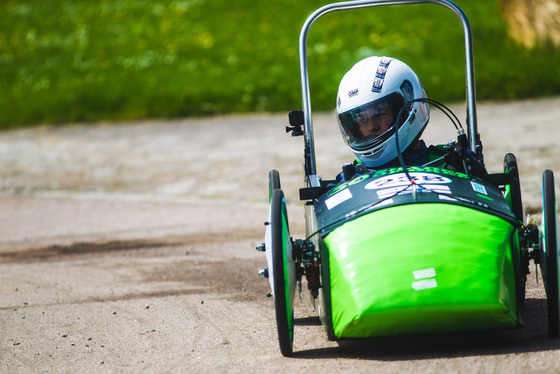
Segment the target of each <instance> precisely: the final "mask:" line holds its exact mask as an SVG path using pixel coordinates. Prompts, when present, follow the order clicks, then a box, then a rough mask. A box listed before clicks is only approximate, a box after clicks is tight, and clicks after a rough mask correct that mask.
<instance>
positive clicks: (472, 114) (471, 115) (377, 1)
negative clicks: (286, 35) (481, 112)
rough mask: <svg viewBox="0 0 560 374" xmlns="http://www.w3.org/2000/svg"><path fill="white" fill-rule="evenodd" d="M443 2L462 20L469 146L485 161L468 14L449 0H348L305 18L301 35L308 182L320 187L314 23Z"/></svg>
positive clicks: (330, 5)
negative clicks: (311, 55)
mask: <svg viewBox="0 0 560 374" xmlns="http://www.w3.org/2000/svg"><path fill="white" fill-rule="evenodd" d="M425 3H429V4H439V5H442V6H444V7H446V8H448V9H451V10H452V11H453V12H454V13H455V14H456V15H457V17H459V19H460V20H461V23H462V25H463V32H464V36H465V66H466V86H467V121H466V122H467V127H468V137H469V146H470V147H471V149H472V150H473V151H474V152H476V155H477V156H478V158H479V159H480V160H481V161H482V144H481V143H480V138H479V134H478V128H477V121H476V92H475V82H474V63H473V61H474V59H473V45H472V34H471V26H470V23H469V20H468V19H467V16H466V15H465V13H464V12H463V11H462V10H461V8H459V7H458V6H457V5H456V4H455V3H453V2H451V1H449V0H355V1H344V2H339V3H333V4H328V5H325V6H323V7H321V8H319V9H317V10H316V11H315V12H313V13H312V14H311V15H310V16H309V17H308V18H307V20H306V21H305V23H304V25H303V27H302V29H301V33H300V37H299V64H300V74H301V91H302V101H303V107H302V109H303V115H304V126H305V133H304V135H305V137H304V141H305V173H306V177H307V184H308V186H310V187H319V186H320V184H321V183H320V180H319V176H318V175H317V165H316V160H315V144H314V140H313V124H312V120H311V98H310V94H309V72H308V68H307V37H308V35H309V30H310V29H311V26H312V25H313V24H314V23H315V21H317V20H318V19H319V18H320V17H322V16H324V15H325V14H328V13H331V12H334V11H339V10H348V9H359V8H369V7H375V6H384V5H405V4H425Z"/></svg>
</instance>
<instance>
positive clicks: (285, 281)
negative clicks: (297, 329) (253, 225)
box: [270, 188, 295, 356]
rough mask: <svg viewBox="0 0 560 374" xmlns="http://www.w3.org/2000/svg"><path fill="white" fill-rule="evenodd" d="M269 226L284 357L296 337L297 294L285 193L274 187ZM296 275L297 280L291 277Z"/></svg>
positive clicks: (290, 351)
mask: <svg viewBox="0 0 560 374" xmlns="http://www.w3.org/2000/svg"><path fill="white" fill-rule="evenodd" d="M270 211H271V215H270V226H271V227H270V228H271V237H272V238H271V241H272V260H273V261H272V268H273V269H272V271H273V284H274V289H273V295H274V308H275V310H276V325H277V327H278V343H279V344H280V352H282V355H284V356H291V355H292V352H293V337H294V310H293V298H294V294H293V292H292V289H291V287H290V285H291V282H290V281H293V282H294V284H295V271H294V266H293V259H292V244H291V239H290V233H289V230H288V217H287V211H286V203H285V200H284V193H283V192H282V190H281V189H278V188H277V189H273V190H272V196H271V203H270ZM291 277H293V278H294V279H293V280H292V279H290V278H291Z"/></svg>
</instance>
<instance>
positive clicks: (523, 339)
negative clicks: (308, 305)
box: [293, 299, 560, 361]
mask: <svg viewBox="0 0 560 374" xmlns="http://www.w3.org/2000/svg"><path fill="white" fill-rule="evenodd" d="M308 320H309V321H308ZM317 322H318V318H315V319H314V321H311V320H310V319H309V318H305V321H299V322H298V321H297V320H296V323H295V324H296V330H295V332H294V334H295V336H296V339H297V326H298V325H315V324H316V323H317ZM325 341H327V336H326V334H325ZM337 343H338V347H328V348H317V349H310V350H303V351H296V352H294V354H293V357H294V358H304V359H328V358H334V359H337V358H355V359H360V360H364V359H365V360H376V361H405V360H425V359H437V358H454V357H468V356H489V355H505V354H514V353H525V352H538V351H552V350H558V349H560V339H558V338H557V339H551V338H549V337H548V322H547V301H546V299H526V300H525V325H524V326H522V327H519V328H515V329H510V330H496V331H480V332H463V333H449V334H437V335H422V336H402V337H388V338H373V339H352V340H340V341H337Z"/></svg>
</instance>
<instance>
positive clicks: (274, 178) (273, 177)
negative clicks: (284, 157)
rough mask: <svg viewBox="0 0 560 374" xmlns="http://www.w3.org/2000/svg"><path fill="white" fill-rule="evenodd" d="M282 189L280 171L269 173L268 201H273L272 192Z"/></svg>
mask: <svg viewBox="0 0 560 374" xmlns="http://www.w3.org/2000/svg"><path fill="white" fill-rule="evenodd" d="M279 188H281V187H280V173H278V170H274V169H273V170H271V171H270V172H269V173H268V201H269V202H270V199H272V191H274V190H276V189H279Z"/></svg>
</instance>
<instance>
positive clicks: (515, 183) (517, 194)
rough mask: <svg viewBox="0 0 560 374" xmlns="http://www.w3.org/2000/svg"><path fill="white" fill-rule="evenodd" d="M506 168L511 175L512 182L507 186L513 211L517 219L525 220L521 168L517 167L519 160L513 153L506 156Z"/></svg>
mask: <svg viewBox="0 0 560 374" xmlns="http://www.w3.org/2000/svg"><path fill="white" fill-rule="evenodd" d="M504 169H505V172H506V173H508V174H509V176H510V184H509V186H506V189H507V190H508V193H507V195H508V196H507V199H508V202H509V204H510V206H511V211H512V212H513V214H514V215H515V218H517V220H519V221H520V222H523V218H524V217H523V202H522V200H521V184H520V182H519V170H518V169H517V160H516V159H515V156H514V155H513V154H512V153H508V154H506V156H505V157H504Z"/></svg>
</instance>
